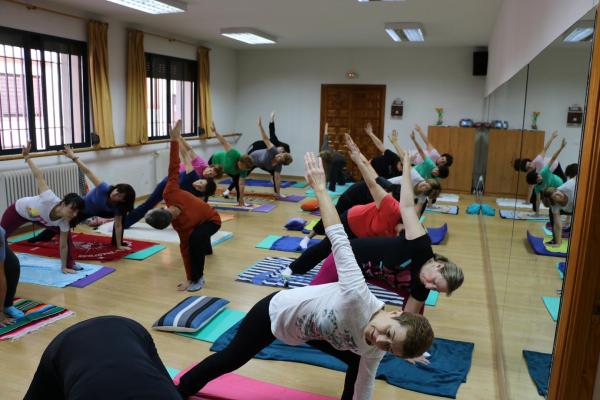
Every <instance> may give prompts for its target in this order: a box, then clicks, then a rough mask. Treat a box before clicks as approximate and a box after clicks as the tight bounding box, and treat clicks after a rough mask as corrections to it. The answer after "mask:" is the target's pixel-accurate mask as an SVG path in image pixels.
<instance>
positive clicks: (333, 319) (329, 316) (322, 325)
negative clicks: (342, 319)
mask: <svg viewBox="0 0 600 400" xmlns="http://www.w3.org/2000/svg"><path fill="white" fill-rule="evenodd" d="M296 328H298V330H299V331H300V332H302V340H305V341H308V340H325V341H327V342H329V343H330V344H331V345H332V346H333V347H334V348H336V349H339V350H357V349H358V346H357V345H356V342H354V338H353V337H352V334H351V333H350V331H349V330H347V329H342V328H340V326H339V324H338V321H337V316H336V314H335V311H334V310H330V309H324V310H322V311H320V312H319V313H318V314H317V313H310V314H304V315H302V316H301V317H299V318H298V319H297V320H296Z"/></svg>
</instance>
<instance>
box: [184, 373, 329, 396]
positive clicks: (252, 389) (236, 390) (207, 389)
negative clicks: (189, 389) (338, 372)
mask: <svg viewBox="0 0 600 400" xmlns="http://www.w3.org/2000/svg"><path fill="white" fill-rule="evenodd" d="M192 367H193V365H192V366H190V367H189V368H186V369H185V370H183V371H181V372H180V373H179V374H178V375H177V376H176V377H175V378H174V379H173V381H174V382H175V384H179V379H180V378H181V376H183V374H185V373H186V372H187V371H188V370H190V369H191V368H192ZM190 399H192V400H208V399H216V400H335V398H334V397H328V396H321V395H318V394H313V393H310V392H304V391H302V390H295V389H290V388H286V387H284V386H279V385H274V384H271V383H267V382H263V381H259V380H256V379H251V378H246V377H244V376H241V375H237V374H232V373H230V374H225V375H222V376H220V377H218V378H217V379H214V380H212V381H210V382H208V384H207V385H206V386H204V387H203V388H202V390H201V391H200V392H199V393H197V394H195V395H194V396H192V397H190Z"/></svg>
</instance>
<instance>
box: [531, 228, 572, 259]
mask: <svg viewBox="0 0 600 400" xmlns="http://www.w3.org/2000/svg"><path fill="white" fill-rule="evenodd" d="M527 241H528V242H529V245H530V246H531V249H532V250H533V252H534V253H535V254H539V255H541V256H551V257H566V256H567V254H566V253H557V252H550V251H548V250H547V249H546V246H545V245H544V238H541V237H537V236H534V235H533V234H532V233H531V232H529V231H527Z"/></svg>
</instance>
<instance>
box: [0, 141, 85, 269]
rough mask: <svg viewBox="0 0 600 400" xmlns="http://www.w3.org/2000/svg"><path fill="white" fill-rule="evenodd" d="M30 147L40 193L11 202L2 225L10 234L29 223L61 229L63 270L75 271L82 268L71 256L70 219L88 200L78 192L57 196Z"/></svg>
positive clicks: (30, 162) (26, 151) (26, 152)
mask: <svg viewBox="0 0 600 400" xmlns="http://www.w3.org/2000/svg"><path fill="white" fill-rule="evenodd" d="M30 149H31V142H28V143H27V147H25V148H23V158H24V159H25V162H26V163H27V165H28V166H29V168H30V169H31V172H33V176H34V177H35V180H36V182H37V186H38V190H39V192H40V194H39V195H37V196H31V197H23V198H20V199H19V200H17V201H16V202H15V203H14V204H12V205H10V206H9V207H8V208H7V209H6V211H4V214H3V215H2V220H1V221H0V225H1V226H2V227H3V228H4V230H5V231H6V237H9V236H10V235H11V234H12V233H13V232H15V231H16V230H17V229H18V228H19V227H20V226H22V225H23V224H26V223H28V222H35V223H38V224H40V225H43V226H45V227H48V228H51V229H53V230H56V231H60V260H61V269H62V272H63V273H71V274H74V273H75V272H76V270H78V269H81V268H80V267H77V265H76V264H75V260H74V259H73V257H72V255H71V248H72V246H73V243H72V241H71V238H70V236H69V230H70V222H71V220H73V219H74V218H75V217H76V216H77V213H78V212H79V211H81V210H83V207H84V204H85V203H84V201H83V199H82V198H81V196H79V195H78V194H76V193H69V194H67V195H66V196H65V197H64V198H63V199H62V200H61V199H60V198H59V197H57V196H56V195H55V194H54V192H53V191H52V190H50V188H49V187H48V184H47V183H46V181H45V180H44V175H43V174H42V171H41V170H40V169H39V168H38V167H37V166H36V165H35V164H34V163H33V160H32V159H31V156H30V155H29V151H30Z"/></svg>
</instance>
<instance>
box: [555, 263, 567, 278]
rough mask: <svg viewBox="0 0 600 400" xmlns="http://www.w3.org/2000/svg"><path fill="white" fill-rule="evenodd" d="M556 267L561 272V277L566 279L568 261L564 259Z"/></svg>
mask: <svg viewBox="0 0 600 400" xmlns="http://www.w3.org/2000/svg"><path fill="white" fill-rule="evenodd" d="M556 269H557V270H558V273H559V274H560V279H565V272H566V270H567V263H566V262H564V261H560V262H557V263H556Z"/></svg>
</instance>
